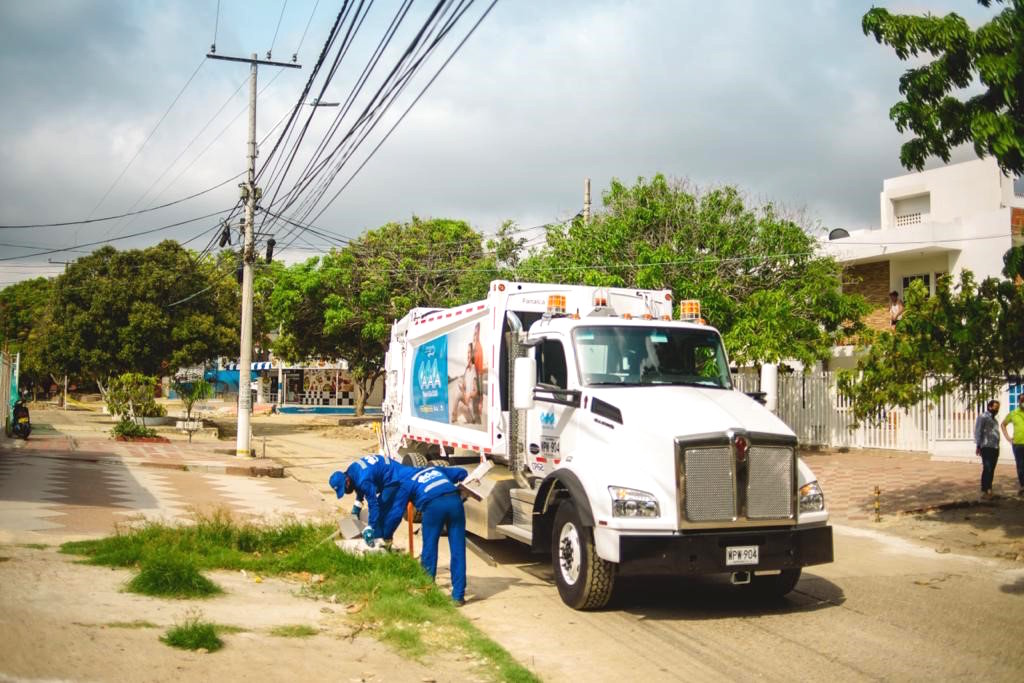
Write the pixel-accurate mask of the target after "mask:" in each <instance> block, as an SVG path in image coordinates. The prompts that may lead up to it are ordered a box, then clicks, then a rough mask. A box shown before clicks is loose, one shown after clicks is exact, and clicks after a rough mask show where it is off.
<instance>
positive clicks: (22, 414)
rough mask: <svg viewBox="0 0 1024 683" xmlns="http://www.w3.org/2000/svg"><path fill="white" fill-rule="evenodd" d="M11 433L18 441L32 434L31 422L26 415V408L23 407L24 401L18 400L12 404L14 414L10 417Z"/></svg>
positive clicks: (25, 406)
mask: <svg viewBox="0 0 1024 683" xmlns="http://www.w3.org/2000/svg"><path fill="white" fill-rule="evenodd" d="M12 418H13V419H12V423H13V424H12V425H11V432H12V433H13V434H14V436H16V437H18V438H19V439H28V435H29V434H31V433H32V420H31V419H30V418H29V415H28V406H27V405H25V401H24V400H22V399H18V401H17V402H16V403H15V404H14V414H13V415H12Z"/></svg>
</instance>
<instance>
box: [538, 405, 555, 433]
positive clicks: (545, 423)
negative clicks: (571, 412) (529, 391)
mask: <svg viewBox="0 0 1024 683" xmlns="http://www.w3.org/2000/svg"><path fill="white" fill-rule="evenodd" d="M540 426H541V427H544V428H545V429H547V428H550V427H554V426H555V412H554V411H553V410H549V411H547V412H545V413H541V414H540Z"/></svg>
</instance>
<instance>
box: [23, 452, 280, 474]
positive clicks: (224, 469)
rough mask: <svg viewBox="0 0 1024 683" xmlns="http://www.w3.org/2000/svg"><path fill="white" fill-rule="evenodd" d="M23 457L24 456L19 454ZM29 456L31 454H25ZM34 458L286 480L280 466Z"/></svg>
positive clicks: (54, 456) (55, 456)
mask: <svg viewBox="0 0 1024 683" xmlns="http://www.w3.org/2000/svg"><path fill="white" fill-rule="evenodd" d="M19 455H22V454H19ZM23 455H25V456H28V455H29V453H25V454H23ZM31 456H32V457H36V458H50V459H51V460H64V461H67V462H85V463H90V464H94V465H119V466H121V467H151V468H155V469H162V470H177V471H179V472H204V473H207V474H229V475H233V476H241V477H267V478H270V479H284V467H281V466H279V465H276V466H275V465H252V466H244V465H211V464H209V463H196V462H188V461H186V462H156V461H152V460H140V461H138V462H131V461H128V460H123V459H121V458H109V457H99V456H96V457H92V456H85V457H81V456H72V457H69V456H66V455H60V454H56V453H42V452H39V451H34V452H31Z"/></svg>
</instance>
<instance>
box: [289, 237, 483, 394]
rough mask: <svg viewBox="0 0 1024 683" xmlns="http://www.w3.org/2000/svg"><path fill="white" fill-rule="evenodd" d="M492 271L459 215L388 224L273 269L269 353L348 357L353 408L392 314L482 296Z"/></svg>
mask: <svg viewBox="0 0 1024 683" xmlns="http://www.w3.org/2000/svg"><path fill="white" fill-rule="evenodd" d="M496 272H497V271H496V269H495V267H494V260H493V258H492V257H491V256H489V255H488V254H487V253H485V251H484V248H483V237H482V235H481V234H480V233H478V232H476V231H475V230H473V229H472V228H471V227H470V226H469V225H468V224H467V223H465V222H463V221H457V220H449V219H442V218H438V219H431V220H421V219H419V218H415V217H414V218H413V219H412V221H411V222H409V223H388V224H387V225H384V226H381V227H380V228H377V229H375V230H370V231H368V232H366V233H364V234H363V235H362V236H361V237H359V238H358V239H355V240H352V242H350V243H349V244H348V245H347V246H346V247H345V248H343V249H341V250H337V251H331V252H330V253H328V254H326V255H324V256H322V257H317V258H313V259H310V260H308V261H306V262H305V263H301V264H296V265H294V266H291V267H290V268H287V269H285V270H284V271H283V272H281V273H280V274H279V276H278V279H277V285H276V287H275V288H274V291H273V294H272V296H271V299H270V313H271V318H272V320H274V321H276V322H278V323H279V324H280V325H281V331H282V334H281V336H280V337H279V338H278V339H277V341H276V342H275V343H274V352H275V354H277V355H279V356H281V357H283V358H286V359H289V360H305V359H308V358H317V357H319V358H336V359H345V360H346V361H348V365H349V372H350V373H351V375H352V379H353V381H354V383H355V388H356V408H357V413H361V412H362V408H363V405H364V403H365V399H366V396H367V395H368V393H369V392H370V390H371V389H372V386H373V383H374V382H375V381H376V380H377V379H378V378H379V377H380V374H381V372H382V370H383V366H384V354H385V352H386V351H387V346H388V341H389V339H390V334H391V325H392V324H393V323H394V321H395V320H396V319H398V318H401V317H402V316H404V315H405V314H406V313H407V312H408V311H409V309H411V308H415V307H417V306H439V307H444V306H454V305H456V304H459V303H463V302H466V301H473V300H475V299H480V298H483V297H484V296H485V295H486V293H487V283H488V282H489V281H490V280H491V279H492V278H493V277H494V276H495V275H496Z"/></svg>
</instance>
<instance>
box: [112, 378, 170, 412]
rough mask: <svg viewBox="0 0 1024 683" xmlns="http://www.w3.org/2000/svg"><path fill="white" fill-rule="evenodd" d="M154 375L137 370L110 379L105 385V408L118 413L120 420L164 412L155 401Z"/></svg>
mask: <svg viewBox="0 0 1024 683" xmlns="http://www.w3.org/2000/svg"><path fill="white" fill-rule="evenodd" d="M156 384H157V378H156V377H147V376H146V375H143V374H140V373H138V372H126V373H123V374H121V375H118V376H117V377H114V378H112V379H111V380H110V385H109V386H108V387H107V395H106V403H107V410H108V411H110V414H111V415H120V416H121V419H122V420H134V419H135V418H136V417H141V418H147V417H156V416H159V415H162V414H164V409H163V406H160V405H158V404H157V402H156V398H155V397H156Z"/></svg>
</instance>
